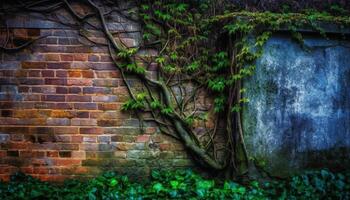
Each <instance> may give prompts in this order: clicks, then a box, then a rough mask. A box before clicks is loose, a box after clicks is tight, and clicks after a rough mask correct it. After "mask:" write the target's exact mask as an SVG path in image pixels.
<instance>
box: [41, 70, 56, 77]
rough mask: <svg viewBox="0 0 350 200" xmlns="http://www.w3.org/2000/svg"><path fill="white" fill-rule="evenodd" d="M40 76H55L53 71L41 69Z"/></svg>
mask: <svg viewBox="0 0 350 200" xmlns="http://www.w3.org/2000/svg"><path fill="white" fill-rule="evenodd" d="M41 76H42V77H54V76H55V71H53V70H42V71H41Z"/></svg>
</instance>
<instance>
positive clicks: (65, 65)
mask: <svg viewBox="0 0 350 200" xmlns="http://www.w3.org/2000/svg"><path fill="white" fill-rule="evenodd" d="M47 68H48V69H69V68H70V63H68V62H56V63H47Z"/></svg>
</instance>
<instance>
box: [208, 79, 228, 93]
mask: <svg viewBox="0 0 350 200" xmlns="http://www.w3.org/2000/svg"><path fill="white" fill-rule="evenodd" d="M208 86H209V88H210V89H211V90H213V91H215V92H222V91H223V90H224V89H225V79H224V78H223V77H217V78H215V79H214V80H209V81H208Z"/></svg>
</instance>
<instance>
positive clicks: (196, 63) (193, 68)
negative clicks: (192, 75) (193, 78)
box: [186, 61, 200, 72]
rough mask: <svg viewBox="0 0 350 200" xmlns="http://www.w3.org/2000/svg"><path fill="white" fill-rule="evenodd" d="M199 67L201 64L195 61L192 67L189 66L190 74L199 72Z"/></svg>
mask: <svg viewBox="0 0 350 200" xmlns="http://www.w3.org/2000/svg"><path fill="white" fill-rule="evenodd" d="M199 66H200V62H199V61H194V62H192V63H191V64H190V65H188V66H187V68H186V69H187V71H189V72H194V71H197V70H198V69H199Z"/></svg>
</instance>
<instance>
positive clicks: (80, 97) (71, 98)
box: [67, 95, 91, 102]
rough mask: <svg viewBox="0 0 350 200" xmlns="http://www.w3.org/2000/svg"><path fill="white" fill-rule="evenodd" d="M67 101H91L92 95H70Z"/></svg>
mask: <svg viewBox="0 0 350 200" xmlns="http://www.w3.org/2000/svg"><path fill="white" fill-rule="evenodd" d="M67 102H91V96H86V95H68V96H67Z"/></svg>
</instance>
